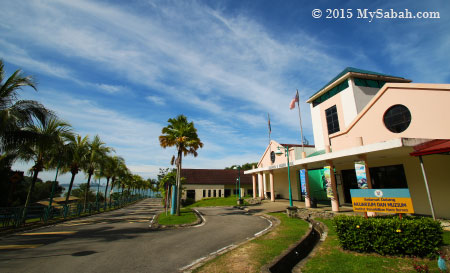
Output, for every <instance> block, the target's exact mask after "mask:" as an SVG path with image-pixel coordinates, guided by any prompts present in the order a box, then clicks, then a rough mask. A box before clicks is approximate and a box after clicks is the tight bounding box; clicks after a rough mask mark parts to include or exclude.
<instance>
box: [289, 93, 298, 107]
mask: <svg viewBox="0 0 450 273" xmlns="http://www.w3.org/2000/svg"><path fill="white" fill-rule="evenodd" d="M296 102H298V90H297V94H296V95H295V97H294V98H293V99H292V101H291V104H290V105H289V109H291V110H292V109H294V108H295V103H296Z"/></svg>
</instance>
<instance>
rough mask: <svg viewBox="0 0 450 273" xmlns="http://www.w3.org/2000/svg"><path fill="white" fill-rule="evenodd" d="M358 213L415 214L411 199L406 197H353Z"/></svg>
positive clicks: (355, 209) (354, 207) (354, 206)
mask: <svg viewBox="0 0 450 273" xmlns="http://www.w3.org/2000/svg"><path fill="white" fill-rule="evenodd" d="M352 204H353V210H354V211H357V212H365V211H372V212H385V213H414V208H413V205H412V201H411V198H406V197H385V198H384V197H352Z"/></svg>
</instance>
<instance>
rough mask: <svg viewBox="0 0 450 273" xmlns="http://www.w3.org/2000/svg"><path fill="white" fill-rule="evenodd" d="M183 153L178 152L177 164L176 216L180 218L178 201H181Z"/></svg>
mask: <svg viewBox="0 0 450 273" xmlns="http://www.w3.org/2000/svg"><path fill="white" fill-rule="evenodd" d="M182 157H183V153H182V151H181V149H180V150H178V164H177V210H176V211H177V216H180V203H181V202H180V200H181V161H182Z"/></svg>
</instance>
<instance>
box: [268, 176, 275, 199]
mask: <svg viewBox="0 0 450 273" xmlns="http://www.w3.org/2000/svg"><path fill="white" fill-rule="evenodd" d="M269 180H270V201H272V202H275V191H274V190H273V171H270V172H269Z"/></svg>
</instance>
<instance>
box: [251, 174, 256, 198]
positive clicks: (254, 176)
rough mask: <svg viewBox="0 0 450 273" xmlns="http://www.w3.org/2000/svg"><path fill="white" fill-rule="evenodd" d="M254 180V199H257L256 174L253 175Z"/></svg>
mask: <svg viewBox="0 0 450 273" xmlns="http://www.w3.org/2000/svg"><path fill="white" fill-rule="evenodd" d="M252 180H253V198H256V174H252Z"/></svg>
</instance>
